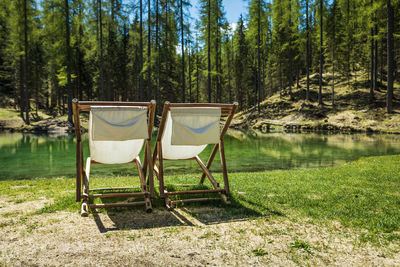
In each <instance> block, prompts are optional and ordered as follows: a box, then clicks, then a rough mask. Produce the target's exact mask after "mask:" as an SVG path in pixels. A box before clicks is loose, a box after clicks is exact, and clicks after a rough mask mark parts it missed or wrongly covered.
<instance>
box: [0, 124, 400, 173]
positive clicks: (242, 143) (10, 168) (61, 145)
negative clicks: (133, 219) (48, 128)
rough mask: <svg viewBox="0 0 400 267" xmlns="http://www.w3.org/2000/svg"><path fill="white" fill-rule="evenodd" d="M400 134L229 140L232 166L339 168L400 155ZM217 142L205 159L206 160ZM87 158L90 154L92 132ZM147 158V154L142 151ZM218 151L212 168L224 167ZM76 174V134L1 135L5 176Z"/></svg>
mask: <svg viewBox="0 0 400 267" xmlns="http://www.w3.org/2000/svg"><path fill="white" fill-rule="evenodd" d="M399 141H400V136H397V135H372V136H368V135H363V134H356V135H344V134H341V135H320V134H284V133H275V134H263V135H261V136H254V135H248V134H246V133H243V132H237V131H230V132H228V135H227V136H226V139H225V146H226V151H225V153H226V157H227V164H228V169H229V171H230V172H234V171H259V170H272V169H289V168H314V167H322V166H334V165H337V164H342V163H343V162H346V161H349V160H355V159H357V158H359V157H361V156H371V155H384V154H396V153H400V142H399ZM211 149H212V145H210V146H208V147H207V148H206V149H205V151H204V152H203V153H201V154H200V157H201V158H202V159H203V160H204V161H206V160H207V158H208V155H209V154H210V152H211ZM83 150H84V156H85V157H87V156H88V155H89V145H88V140H87V136H86V137H85V139H84V142H83ZM141 158H143V154H142V155H141ZM218 161H219V154H218V153H217V156H216V159H215V162H214V164H213V166H212V170H214V171H220V164H219V162H218ZM165 165H166V173H167V174H177V173H200V171H199V168H198V166H197V164H196V163H195V162H191V161H168V162H166V164H165ZM93 174H94V175H96V176H110V175H114V176H115V175H129V176H131V175H135V174H136V170H135V168H133V167H132V166H131V165H129V164H125V165H117V166H116V165H109V166H105V165H96V166H95V167H94V168H93ZM74 175H75V141H74V137H73V136H59V137H56V136H55V137H51V136H48V135H32V134H22V133H12V134H11V133H9V134H1V135H0V180H1V179H18V178H35V177H53V176H70V177H73V176H74Z"/></svg>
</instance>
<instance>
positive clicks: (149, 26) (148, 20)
mask: <svg viewBox="0 0 400 267" xmlns="http://www.w3.org/2000/svg"><path fill="white" fill-rule="evenodd" d="M147 3H148V5H147V9H148V10H147V75H148V78H147V79H148V80H147V83H148V84H147V86H148V87H147V100H148V101H150V100H151V8H150V0H148V1H147Z"/></svg>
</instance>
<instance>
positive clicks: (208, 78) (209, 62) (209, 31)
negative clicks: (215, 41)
mask: <svg viewBox="0 0 400 267" xmlns="http://www.w3.org/2000/svg"><path fill="white" fill-rule="evenodd" d="M207 70H208V71H207V93H208V103H211V0H208V24H207Z"/></svg>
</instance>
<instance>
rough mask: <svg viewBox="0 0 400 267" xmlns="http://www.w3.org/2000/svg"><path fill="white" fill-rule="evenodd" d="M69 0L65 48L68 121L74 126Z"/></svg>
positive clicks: (66, 6) (66, 16)
mask: <svg viewBox="0 0 400 267" xmlns="http://www.w3.org/2000/svg"><path fill="white" fill-rule="evenodd" d="M68 1H69V0H65V1H64V3H65V29H66V31H65V46H66V49H67V95H68V121H69V122H70V123H71V124H72V123H73V121H72V92H71V63H70V62H71V48H70V44H69V43H70V42H69V37H70V33H69V5H68Z"/></svg>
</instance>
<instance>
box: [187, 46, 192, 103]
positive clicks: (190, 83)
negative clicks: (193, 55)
mask: <svg viewBox="0 0 400 267" xmlns="http://www.w3.org/2000/svg"><path fill="white" fill-rule="evenodd" d="M190 49H191V47H190V41H189V55H188V61H189V71H188V72H189V103H191V102H192V70H191V67H192V66H191V65H190V63H191V61H190Z"/></svg>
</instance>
